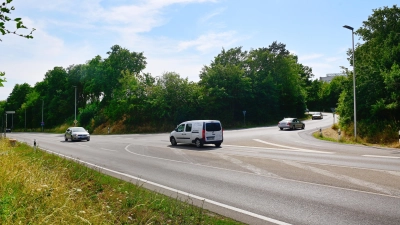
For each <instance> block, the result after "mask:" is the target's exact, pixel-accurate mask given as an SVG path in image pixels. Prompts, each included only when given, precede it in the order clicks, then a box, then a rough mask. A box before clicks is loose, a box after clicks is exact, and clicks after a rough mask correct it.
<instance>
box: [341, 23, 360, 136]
mask: <svg viewBox="0 0 400 225" xmlns="http://www.w3.org/2000/svg"><path fill="white" fill-rule="evenodd" d="M343 27H344V28H346V29H349V30H351V34H352V42H353V96H354V139H355V140H356V141H357V111H356V68H355V64H354V54H355V52H354V28H353V27H351V26H348V25H344V26H343Z"/></svg>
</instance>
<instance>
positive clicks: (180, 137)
mask: <svg viewBox="0 0 400 225" xmlns="http://www.w3.org/2000/svg"><path fill="white" fill-rule="evenodd" d="M223 132H224V131H223V129H222V125H221V122H219V121H218V120H191V121H186V122H183V123H181V124H179V125H178V126H177V127H176V128H175V130H173V131H172V132H171V134H170V135H169V140H170V141H171V144H172V145H174V146H175V145H177V144H178V143H186V144H195V145H196V147H198V148H200V147H202V146H203V145H204V144H215V146H216V147H219V146H221V143H222V142H223V141H224V135H223Z"/></svg>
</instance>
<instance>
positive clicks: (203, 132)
mask: <svg viewBox="0 0 400 225" xmlns="http://www.w3.org/2000/svg"><path fill="white" fill-rule="evenodd" d="M201 138H203V140H206V130H203V131H202V132H201Z"/></svg>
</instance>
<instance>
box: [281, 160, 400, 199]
mask: <svg viewBox="0 0 400 225" xmlns="http://www.w3.org/2000/svg"><path fill="white" fill-rule="evenodd" d="M277 161H279V162H283V163H285V164H287V165H290V166H294V167H297V168H300V169H304V170H308V171H311V172H313V173H317V174H321V175H324V176H327V177H332V178H335V179H338V180H342V181H346V182H349V183H352V184H356V185H359V186H362V187H367V188H370V189H372V190H375V191H379V192H381V193H385V194H387V195H395V196H400V191H398V190H396V189H392V188H390V187H386V186H383V185H378V184H375V183H372V182H368V181H364V180H360V179H357V178H354V177H350V176H347V175H342V174H337V173H333V172H331V171H328V170H323V169H320V168H317V167H313V166H308V165H304V164H301V163H297V162H293V161H288V160H277Z"/></svg>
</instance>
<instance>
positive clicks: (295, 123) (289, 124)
mask: <svg viewBox="0 0 400 225" xmlns="http://www.w3.org/2000/svg"><path fill="white" fill-rule="evenodd" d="M278 127H279V129H280V130H283V129H284V128H287V129H291V130H295V129H298V128H300V129H304V128H305V124H304V123H303V122H301V121H300V120H298V119H297V118H284V119H283V120H281V121H279V123H278Z"/></svg>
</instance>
